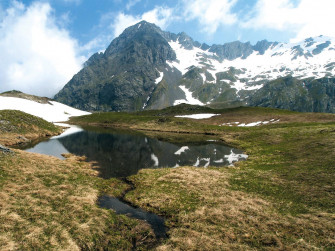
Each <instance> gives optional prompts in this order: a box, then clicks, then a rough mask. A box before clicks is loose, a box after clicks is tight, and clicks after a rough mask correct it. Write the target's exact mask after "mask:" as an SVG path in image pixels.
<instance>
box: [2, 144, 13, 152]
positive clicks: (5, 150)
mask: <svg viewBox="0 0 335 251" xmlns="http://www.w3.org/2000/svg"><path fill="white" fill-rule="evenodd" d="M0 152H1V153H14V152H13V151H12V150H10V149H9V148H7V147H4V146H3V145H0Z"/></svg>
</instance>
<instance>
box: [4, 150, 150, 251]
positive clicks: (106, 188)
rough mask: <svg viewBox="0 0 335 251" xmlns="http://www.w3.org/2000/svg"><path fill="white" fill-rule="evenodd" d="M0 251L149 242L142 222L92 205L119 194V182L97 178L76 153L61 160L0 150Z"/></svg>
mask: <svg viewBox="0 0 335 251" xmlns="http://www.w3.org/2000/svg"><path fill="white" fill-rule="evenodd" d="M0 166H1V170H0V177H1V179H0V187H1V188H0V208H1V213H0V249H1V250H51V249H57V250H82V249H84V250H104V249H108V248H109V249H117V250H130V249H132V248H133V246H134V243H135V244H136V245H137V247H138V248H141V247H142V248H146V247H147V246H150V245H152V243H153V242H154V241H155V239H154V234H153V233H152V231H151V229H150V227H149V226H148V225H146V224H143V223H139V221H137V220H133V219H130V218H128V217H126V216H119V215H116V214H115V213H113V212H112V211H110V210H106V209H101V208H99V207H98V206H97V205H96V200H97V198H98V196H99V194H100V193H106V192H108V193H109V194H110V195H112V196H113V195H114V196H119V195H120V193H122V192H123V191H124V189H126V185H125V184H124V183H122V182H121V181H118V180H115V179H111V180H102V179H101V178H98V177H97V176H96V175H97V173H96V171H93V169H92V167H91V164H90V163H87V162H83V161H81V159H80V158H78V157H74V156H72V157H70V158H68V159H67V160H66V161H63V160H59V159H57V158H54V157H49V156H45V155H39V154H31V153H26V152H23V151H19V150H15V154H3V153H0Z"/></svg>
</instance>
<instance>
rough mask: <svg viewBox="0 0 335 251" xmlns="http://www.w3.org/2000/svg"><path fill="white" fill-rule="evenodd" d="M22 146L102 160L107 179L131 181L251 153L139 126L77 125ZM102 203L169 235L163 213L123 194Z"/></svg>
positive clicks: (227, 162)
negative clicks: (151, 171) (141, 174)
mask: <svg viewBox="0 0 335 251" xmlns="http://www.w3.org/2000/svg"><path fill="white" fill-rule="evenodd" d="M19 148H20V149H22V150H25V151H28V152H33V153H40V154H46V155H51V156H55V157H58V158H61V159H64V157H63V156H62V154H64V153H65V154H66V153H71V154H74V155H78V156H86V160H87V161H90V162H94V163H96V168H97V170H98V171H99V173H100V176H101V177H102V178H104V179H109V178H112V177H114V178H119V179H122V180H125V181H126V177H128V176H131V175H134V174H136V173H137V172H138V171H139V170H140V169H144V168H176V167H179V166H197V167H199V168H206V167H208V166H211V167H222V166H228V165H233V163H234V162H235V161H239V160H245V159H246V158H247V155H245V154H243V151H241V150H239V149H235V148H232V147H229V146H227V145H225V144H224V143H222V142H220V141H218V140H217V139H215V138H214V137H213V136H208V135H184V134H180V135H176V134H174V135H168V134H163V135H162V134H156V135H147V134H143V133H139V132H135V131H127V130H118V129H111V128H101V127H79V126H74V125H71V126H70V128H69V129H67V130H65V132H64V133H63V134H61V135H59V136H55V137H52V138H50V139H48V140H45V141H42V142H32V143H29V144H27V145H24V146H20V147H19ZM98 204H99V206H101V207H104V208H108V209H113V210H115V211H116V213H119V214H126V215H128V216H130V217H133V218H137V219H140V220H145V221H147V222H148V223H149V224H150V225H151V226H152V229H153V230H154V232H155V234H156V237H157V238H164V237H165V236H166V229H165V225H164V219H163V218H162V217H160V216H158V215H155V214H153V213H150V212H146V211H144V210H143V209H140V208H135V207H132V206H131V205H129V204H128V203H127V202H126V201H123V199H122V198H113V197H109V196H102V197H100V198H99V200H98Z"/></svg>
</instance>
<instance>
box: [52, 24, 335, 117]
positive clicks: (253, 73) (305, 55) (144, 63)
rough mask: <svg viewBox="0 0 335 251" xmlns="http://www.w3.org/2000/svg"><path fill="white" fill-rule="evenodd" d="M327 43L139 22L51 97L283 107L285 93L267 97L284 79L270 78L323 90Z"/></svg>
mask: <svg viewBox="0 0 335 251" xmlns="http://www.w3.org/2000/svg"><path fill="white" fill-rule="evenodd" d="M334 41H335V40H333V39H331V38H328V37H324V36H319V37H316V38H308V39H306V40H304V41H302V42H301V43H295V44H285V43H278V42H268V41H266V40H263V41H260V42H258V43H256V44H255V45H251V44H250V43H249V42H247V43H242V42H239V41H235V42H231V43H226V44H224V45H212V46H209V45H207V44H201V43H199V42H196V41H194V40H193V39H192V38H190V37H189V36H188V35H187V34H185V33H179V34H173V33H170V32H165V31H162V30H161V29H160V28H159V27H157V26H156V25H154V24H150V23H148V22H145V21H142V22H140V23H138V24H136V25H134V26H131V27H129V28H127V29H126V30H125V31H124V32H123V33H122V34H121V35H120V36H119V37H117V38H116V39H114V40H113V41H112V43H111V44H110V45H109V47H108V48H107V49H106V51H105V52H103V53H96V54H94V55H93V56H92V57H91V58H90V59H89V60H88V61H87V62H86V63H85V65H84V68H83V69H82V70H81V71H80V72H79V73H77V74H76V75H75V76H74V77H73V78H72V80H71V81H70V82H69V83H68V84H67V85H66V86H65V87H64V88H63V89H62V90H61V91H60V92H59V93H58V94H57V95H56V96H55V99H56V100H58V101H60V102H63V103H66V104H68V105H71V106H74V107H76V108H79V109H84V110H88V111H97V110H99V111H100V110H102V111H135V110H143V109H157V108H163V107H167V106H171V105H176V104H180V103H189V104H197V105H205V104H221V105H222V106H225V107H227V106H236V105H245V104H251V105H264V106H274V107H288V108H289V109H291V107H292V106H293V105H292V99H291V100H290V101H288V99H286V98H284V99H281V102H279V101H278V102H277V101H276V102H274V101H273V100H272V98H273V97H277V96H278V95H279V96H280V95H286V94H287V92H288V91H287V89H286V90H282V89H283V88H284V87H285V86H286V85H285V84H284V85H280V84H278V83H279V82H280V83H281V82H283V81H284V80H277V79H282V78H283V77H287V76H292V77H293V78H294V79H295V80H296V81H298V82H299V81H300V80H305V79H306V81H305V82H308V83H311V85H310V86H309V85H306V86H307V87H306V88H309V89H311V90H312V89H313V91H312V92H313V93H316V92H317V91H315V90H314V89H315V88H319V87H320V88H321V89H320V91H321V92H322V90H323V89H327V90H328V89H329V88H331V86H332V84H331V83H333V82H332V81H331V80H329V78H332V77H334V75H335V68H334V67H335V42H334ZM313 79H320V80H317V81H316V82H315V81H314V82H313V81H312V80H313ZM273 80H275V82H273V83H272V82H271V81H273ZM284 82H285V81H284ZM314 85H315V86H314ZM326 85H327V86H328V87H327V86H326ZM274 86H276V87H275V88H273V87H274ZM300 86H301V84H300V85H297V86H291V89H292V92H290V93H289V96H292V95H293V96H294V95H295V94H294V93H296V92H299V93H300V94H299V95H300V96H303V93H304V92H300V89H299V88H300ZM296 88H298V89H296ZM293 89H294V90H293ZM280 90H282V91H280ZM264 92H269V93H267V95H264ZM299 95H298V96H299ZM300 96H299V97H300ZM257 97H262V100H260V98H257ZM315 98H320V96H318V95H311V94H309V96H308V97H307V96H306V97H301V98H300V99H299V100H297V101H296V102H302V103H303V102H304V101H305V100H306V102H307V101H308V102H309V103H311V102H314V101H311V100H314V99H315ZM324 98H325V99H329V100H331V99H333V94H332V92H331V91H326V93H325V95H323V97H322V99H324ZM265 99H266V100H265ZM287 102H291V103H287ZM322 102H323V103H325V102H326V103H327V105H322V106H317V107H318V108H315V107H316V106H315V105H308V106H307V107H308V109H307V108H306V106H304V105H303V104H301V105H300V107H303V108H304V109H300V108H299V109H298V108H295V109H296V110H306V109H307V110H308V111H324V112H329V111H333V108H332V106H333V102H332V101H329V102H328V101H325V100H323V101H322ZM293 103H295V102H293ZM327 106H330V107H328V108H327Z"/></svg>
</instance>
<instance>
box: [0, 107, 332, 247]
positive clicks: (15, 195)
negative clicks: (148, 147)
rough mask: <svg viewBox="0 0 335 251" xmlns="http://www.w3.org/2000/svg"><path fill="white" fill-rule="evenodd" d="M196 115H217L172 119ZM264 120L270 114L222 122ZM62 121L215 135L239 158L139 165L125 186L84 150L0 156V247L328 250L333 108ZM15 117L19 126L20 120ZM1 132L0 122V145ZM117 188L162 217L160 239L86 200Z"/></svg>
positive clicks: (167, 135) (170, 134)
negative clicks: (219, 163)
mask: <svg viewBox="0 0 335 251" xmlns="http://www.w3.org/2000/svg"><path fill="white" fill-rule="evenodd" d="M194 113H214V114H220V115H218V116H215V117H212V118H209V119H203V120H194V119H185V118H176V117H174V116H175V115H181V114H194ZM0 114H1V113H0ZM14 117H15V116H14ZM2 120H4V119H3V118H0V121H2ZM270 120H273V121H276V122H275V123H268V124H266V125H261V126H256V127H238V126H229V125H227V123H235V122H239V123H246V124H247V123H252V122H257V121H270ZM7 121H9V119H8V118H7ZM70 122H71V123H74V124H80V125H83V126H84V125H85V126H99V127H117V128H124V129H132V130H137V131H142V132H144V133H145V134H148V135H149V136H155V137H159V138H161V139H166V140H169V141H178V140H181V138H182V139H183V140H186V141H187V140H188V139H194V138H207V137H211V138H213V137H214V138H216V139H219V140H222V141H224V142H226V143H228V144H230V145H232V146H234V147H238V148H240V149H243V150H244V151H245V152H246V154H248V155H249V157H248V159H247V160H246V161H241V162H238V163H235V165H234V166H229V167H222V168H213V167H209V168H195V167H178V168H160V169H143V170H141V171H139V173H138V174H136V175H134V176H131V177H128V180H129V181H130V182H131V183H132V184H133V186H134V189H132V190H129V191H128V188H129V186H128V185H127V184H125V183H124V182H122V181H120V180H117V179H110V180H103V179H101V178H99V177H98V176H97V173H96V171H95V170H93V169H92V163H87V162H85V161H83V160H84V158H82V157H77V156H68V158H67V159H66V160H59V159H56V158H54V157H48V156H43V155H38V154H31V153H26V152H23V151H20V150H15V151H14V154H5V153H0V198H1V199H0V203H1V204H0V205H1V206H0V208H1V211H0V233H1V234H0V247H1V250H11V249H14V250H18V249H20V250H22V249H24V250H31V249H44V250H48V249H58V250H65V249H71V250H78V249H84V250H97V249H98V250H103V249H106V250H131V249H138V250H141V249H142V250H147V249H156V250H334V249H335V164H334V159H335V150H334V149H335V115H333V114H317V113H297V112H290V111H285V110H277V109H269V108H247V107H240V108H232V109H224V110H222V109H221V110H220V109H210V108H206V107H195V106H188V105H180V106H176V107H172V108H167V109H163V110H159V111H145V112H141V113H94V114H92V115H89V116H82V117H76V118H72V119H71V121H70ZM15 124H16V125H19V124H22V128H25V126H24V125H25V123H23V122H22V123H16V122H15ZM27 128H28V127H27ZM36 128H37V129H38V128H41V129H38V130H37V131H39V130H44V129H43V128H44V126H42V125H40V126H36ZM15 130H17V131H15V133H14V134H15V135H17V134H18V132H19V135H22V136H24V137H26V136H25V135H26V134H27V135H28V134H29V133H31V132H30V131H29V130H30V129H22V130H23V131H18V130H21V129H15ZM25 130H26V131H25ZM55 130H56V129H55ZM25 133H26V134H25ZM10 134H11V132H6V133H5V132H4V131H3V132H2V134H1V138H0V144H4V139H6V137H10ZM37 134H38V133H37ZM41 135H45V133H44V134H41ZM15 137H16V136H15ZM125 191H128V192H127V193H126V194H125V195H124V199H125V200H127V201H129V202H130V203H132V204H133V205H136V206H139V207H141V208H144V209H146V210H148V211H151V212H154V213H156V214H158V215H162V216H164V217H165V219H166V225H167V227H168V238H167V239H164V240H161V241H160V242H159V243H157V242H156V240H155V238H154V234H153V232H152V230H151V229H150V227H149V226H148V225H147V224H144V223H143V222H140V221H138V220H134V219H130V218H128V217H127V216H121V215H116V214H115V213H114V212H112V211H109V210H105V209H101V208H99V207H98V206H97V205H96V200H97V198H98V196H99V195H100V194H106V193H107V194H109V195H111V196H120V195H121V194H123V193H124V192H125Z"/></svg>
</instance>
